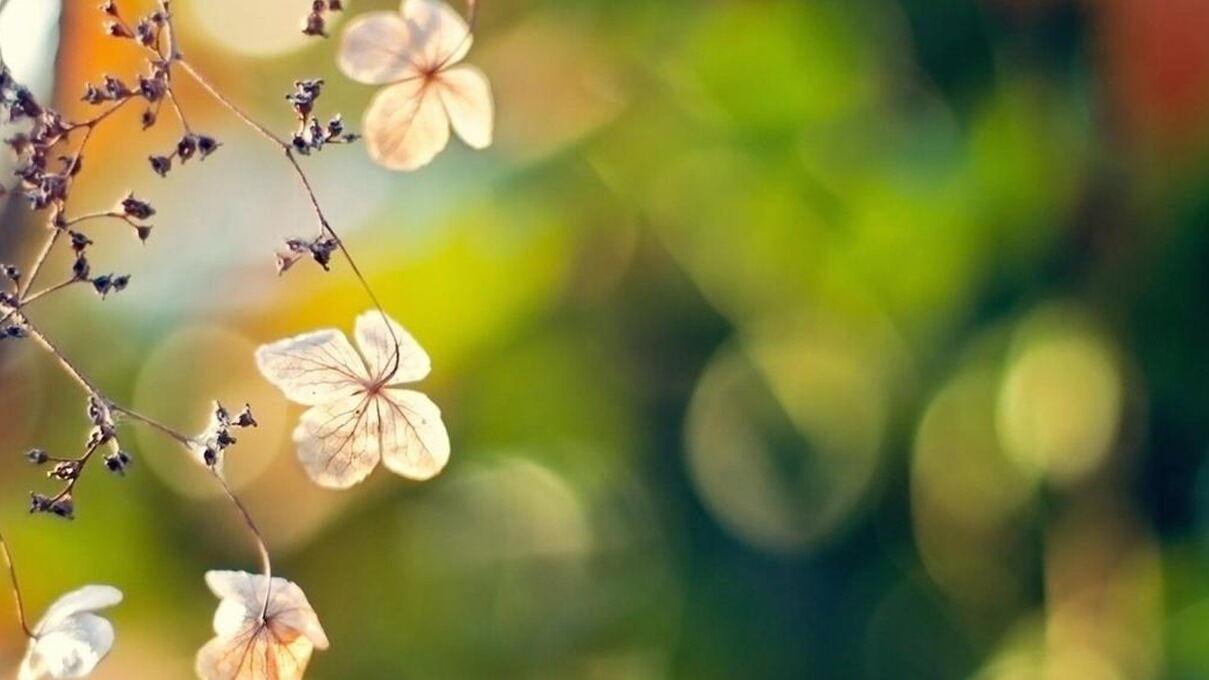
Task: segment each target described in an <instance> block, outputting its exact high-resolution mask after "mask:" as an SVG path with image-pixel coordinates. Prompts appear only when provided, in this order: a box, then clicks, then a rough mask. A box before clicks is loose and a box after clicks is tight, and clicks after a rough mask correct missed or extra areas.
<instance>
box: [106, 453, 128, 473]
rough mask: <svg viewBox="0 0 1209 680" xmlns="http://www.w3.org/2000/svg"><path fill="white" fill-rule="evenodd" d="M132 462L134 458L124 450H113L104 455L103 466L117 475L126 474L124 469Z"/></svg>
mask: <svg viewBox="0 0 1209 680" xmlns="http://www.w3.org/2000/svg"><path fill="white" fill-rule="evenodd" d="M133 462H134V460H133V459H132V458H131V457H130V454H128V453H126V452H125V451H115V452H114V453H111V454H109V455H107V456H105V468H106V469H108V470H109V471H110V472H112V473H114V474H118V475H124V474H126V470H127V469H129V468H130V465H131V464H132V463H133Z"/></svg>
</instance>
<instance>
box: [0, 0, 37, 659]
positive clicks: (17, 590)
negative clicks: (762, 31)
mask: <svg viewBox="0 0 1209 680" xmlns="http://www.w3.org/2000/svg"><path fill="white" fill-rule="evenodd" d="M3 3H4V0H0V9H3V7H4V4H3ZM0 552H3V553H4V564H5V565H7V566H8V580H9V583H11V584H12V587H13V601H14V602H15V603H16V607H17V622H18V623H20V624H21V630H22V631H24V633H25V637H27V638H32V637H33V636H34V634H33V631H31V630H30V628H29V620H28V619H26V618H25V601H24V600H23V599H22V597H21V582H20V581H19V580H18V579H17V565H16V563H14V562H13V555H12V553H11V552H9V548H8V541H6V540H5V539H4V534H0Z"/></svg>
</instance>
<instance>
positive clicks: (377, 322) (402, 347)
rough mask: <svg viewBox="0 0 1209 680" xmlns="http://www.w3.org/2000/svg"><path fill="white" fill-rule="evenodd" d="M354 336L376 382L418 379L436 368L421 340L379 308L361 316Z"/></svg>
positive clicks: (403, 381)
mask: <svg viewBox="0 0 1209 680" xmlns="http://www.w3.org/2000/svg"><path fill="white" fill-rule="evenodd" d="M353 337H355V338H356V339H357V347H358V348H360V350H361V354H362V356H364V357H365V364H366V366H368V367H369V372H370V375H372V376H373V377H374V381H373V382H374V384H385V383H405V382H415V381H417V380H422V379H423V378H424V376H426V375H428V372H429V371H430V370H432V361H431V360H430V359H429V358H428V354H427V353H426V352H425V351H424V348H422V347H420V343H418V342H416V340H415V338H413V337H411V334H410V333H408V332H407V331H406V330H404V328H403V327H402V326H400V325H399V323H398V322H396V321H395V320H394V319H392V318H390V317H389V316H386V315H385V314H383V313H382V312H379V311H378V310H376V309H374V310H370V311H368V312H365V313H364V314H362V315H361V316H359V317H357V325H356V329H355V330H354V331H353Z"/></svg>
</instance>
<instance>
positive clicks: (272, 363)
mask: <svg viewBox="0 0 1209 680" xmlns="http://www.w3.org/2000/svg"><path fill="white" fill-rule="evenodd" d="M256 365H257V367H259V368H260V372H261V373H262V374H263V375H264V377H265V378H266V379H268V381H269V382H271V383H273V384H274V385H276V386H277V387H278V388H279V389H281V391H282V392H284V393H285V396H286V398H288V399H291V400H293V401H296V402H298V403H300V404H306V405H307V406H314V405H315V404H321V403H324V402H328V401H332V400H334V399H339V398H340V397H344V396H348V395H350V394H352V393H353V392H355V391H357V390H358V389H360V387H361V385H362V383H363V382H365V381H366V380H367V374H366V372H365V362H363V361H362V360H361V357H360V356H359V355H358V354H357V350H355V349H353V346H352V344H351V343H349V341H348V338H347V337H345V335H344V333H341V332H340V331H337V330H322V331H314V332H312V333H304V334H302V335H297V336H295V337H292V338H287V339H285V340H281V341H279V342H275V343H272V344H270V345H261V346H260V348H258V349H257V350H256Z"/></svg>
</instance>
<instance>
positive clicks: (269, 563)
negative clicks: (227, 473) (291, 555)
mask: <svg viewBox="0 0 1209 680" xmlns="http://www.w3.org/2000/svg"><path fill="white" fill-rule="evenodd" d="M210 473H211V474H213V475H214V479H216V480H218V484H219V486H221V487H222V490H223V493H225V494H226V495H227V498H228V499H230V501H231V502H232V503H234V504H235V507H236V508H237V509H238V510H239V514H240V515H242V516H243V522H244V526H246V527H247V528H248V531H249V532H250V533H251V534H252V537H253V538H254V539H256V547H257V549H259V550H260V567H261V570H262V571H264V578H265V595H264V604H263V605H262V607H261V610H260V620H261V622H262V623H263V622H264V621H265V619H266V618H267V617H268V614H269V602H270V600H271V599H272V591H273V560H272V559H271V558H270V557H269V546H268V543H266V542H265V540H264V534H262V533H260V527H258V526H256V522H255V521H254V520H253V519H252V513H250V512H248V508H247V506H245V505H244V504H243V501H241V500H239V496H236V495H235V492H234V491H232V490H231V485H230V484H228V483H227V479H226V478H225V477H223V476H222V473H221V472H219V471H218V470H217V469H214V468H211V469H210Z"/></svg>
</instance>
